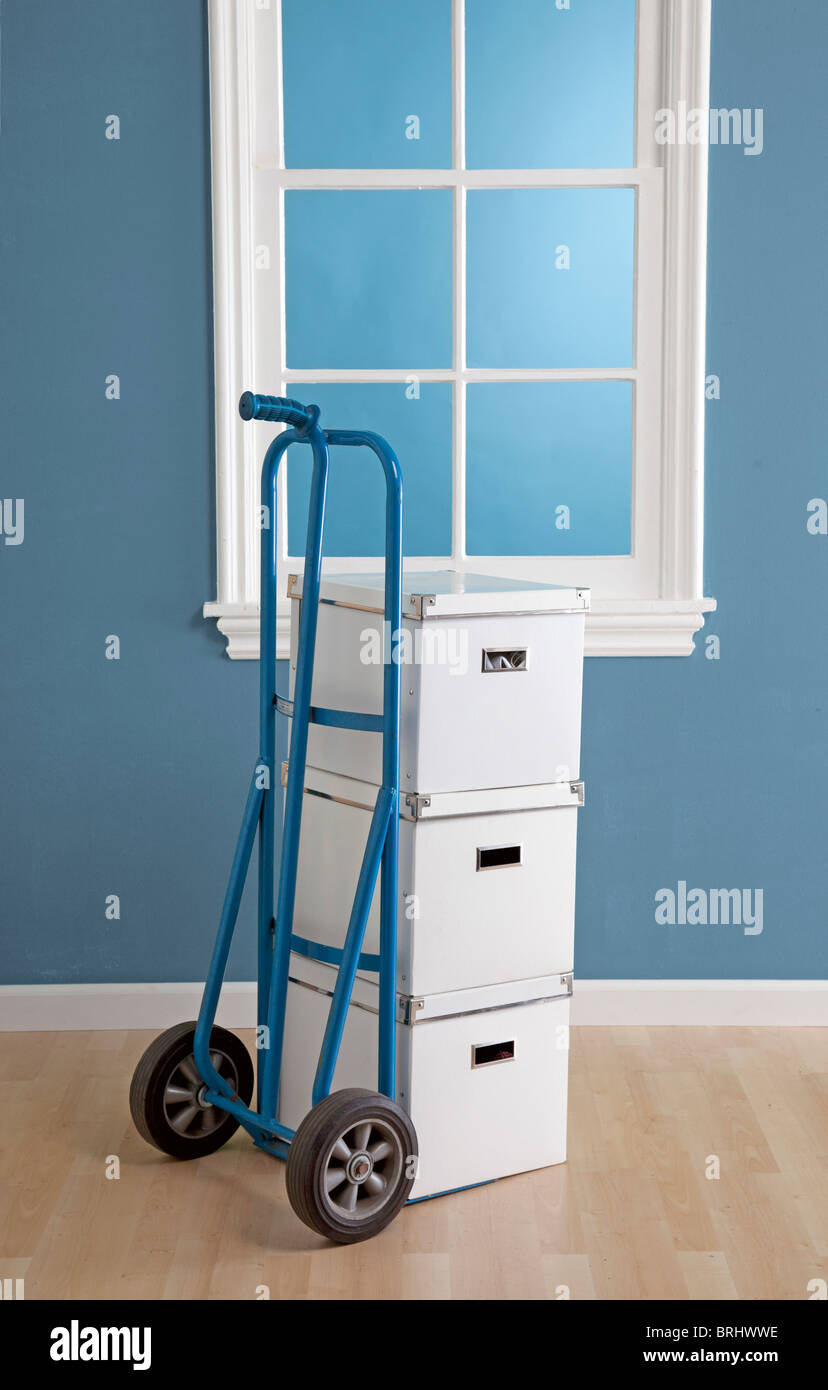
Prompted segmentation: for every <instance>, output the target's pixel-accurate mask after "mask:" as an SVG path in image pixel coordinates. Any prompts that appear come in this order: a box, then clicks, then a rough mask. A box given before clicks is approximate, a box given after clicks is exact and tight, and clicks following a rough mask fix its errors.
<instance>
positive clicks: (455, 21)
mask: <svg viewBox="0 0 828 1390" xmlns="http://www.w3.org/2000/svg"><path fill="white" fill-rule="evenodd" d="M451 29H452V84H453V90H452V143H453V150H454V157H453V164H454V170H455V174H456V177H457V183H456V185H455V188H454V362H453V365H454V387H453V391H452V420H453V427H452V485H451V553H452V559H453V560H455V561H462V560H464V559H465V556H466V380H465V371H466V188H465V183H464V171H465V168H466V52H465V34H466V3H465V0H452V26H451Z"/></svg>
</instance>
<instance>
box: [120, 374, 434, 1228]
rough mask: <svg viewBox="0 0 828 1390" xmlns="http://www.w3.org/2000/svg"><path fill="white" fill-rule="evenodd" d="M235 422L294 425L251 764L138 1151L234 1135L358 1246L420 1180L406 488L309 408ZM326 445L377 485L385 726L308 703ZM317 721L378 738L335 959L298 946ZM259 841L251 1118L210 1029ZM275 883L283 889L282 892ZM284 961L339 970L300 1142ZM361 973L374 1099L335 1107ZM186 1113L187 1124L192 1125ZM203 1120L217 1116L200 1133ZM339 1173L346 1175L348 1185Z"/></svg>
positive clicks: (236, 1073) (383, 454)
mask: <svg viewBox="0 0 828 1390" xmlns="http://www.w3.org/2000/svg"><path fill="white" fill-rule="evenodd" d="M239 412H240V414H241V416H242V419H244V420H266V421H270V422H272V423H274V424H284V425H287V426H288V427H289V428H287V429H285V430H284V431H283V432H282V433H280V434H278V435H277V436H276V438H275V439H274V440H273V441H272V443H271V444H270V446H269V448H268V450H267V453H266V454H265V458H264V464H263V467H262V481H261V504H262V513H261V515H262V518H263V525H262V531H261V639H260V640H261V650H260V677H259V698H260V707H259V756H258V759H257V761H256V765H255V767H254V770H253V776H252V779H251V783H250V790H249V792H248V795H247V803H246V805H245V810H244V816H243V820H242V826H241V832H240V834H239V838H238V843H237V845H236V851H235V855H234V858H233V864H232V869H231V872H230V879H229V883H228V885H227V892H226V895H225V899H224V905H223V908H222V912H221V918H220V922H219V928H218V934H217V937H216V942H215V947H214V949H213V954H212V959H211V961H210V968H209V972H208V975H207V981H206V984H205V988H204V994H203V998H202V1002H201V1009H200V1011H199V1016H198V1021H197V1023H196V1024H195V1025H194V1026H193V1025H192V1024H179V1025H176V1027H175V1028H172V1029H169V1030H167V1032H166V1033H164V1034H162V1035H161V1037H160V1038H158V1039H156V1040H155V1042H154V1043H153V1044H152V1045H151V1046H150V1048H149V1049H148V1050H147V1052H146V1053H145V1055H144V1057H143V1058H142V1059H141V1062H140V1063H139V1065H138V1068H137V1070H136V1073H135V1076H134V1078H133V1085H132V1090H131V1092H130V1101H131V1107H132V1113H133V1117H134V1119H135V1121H136V1125H137V1127H138V1129H139V1131H140V1132H141V1133H142V1134H143V1135H144V1137H145V1138H147V1139H148V1140H149V1141H150V1142H151V1143H154V1144H155V1145H156V1146H157V1147H160V1148H162V1149H163V1150H164V1151H165V1152H167V1153H173V1154H175V1156H177V1157H189V1156H192V1157H196V1156H199V1155H200V1154H201V1153H204V1152H212V1151H213V1150H215V1149H216V1148H218V1147H220V1145H221V1144H223V1143H224V1142H226V1139H227V1138H229V1137H230V1135H231V1134H232V1133H233V1132H234V1131H235V1129H236V1128H237V1127H238V1126H239V1125H240V1126H241V1127H242V1128H243V1129H245V1130H246V1131H247V1132H248V1133H249V1134H250V1135H251V1137H252V1138H253V1141H254V1143H255V1144H256V1145H257V1146H258V1147H259V1148H261V1149H265V1150H266V1151H267V1152H268V1153H272V1154H274V1155H276V1156H277V1157H279V1158H283V1159H287V1160H288V1168H287V1187H288V1195H289V1197H290V1200H291V1204H292V1205H293V1207H294V1209H295V1210H296V1211H297V1214H298V1215H299V1216H300V1217H301V1218H302V1219H303V1220H304V1221H305V1222H306V1223H307V1224H309V1225H311V1226H312V1227H313V1228H314V1229H316V1230H318V1231H321V1232H322V1233H324V1234H326V1235H328V1236H329V1237H331V1238H332V1239H334V1240H338V1241H343V1242H351V1241H354V1240H362V1239H365V1238H366V1236H369V1235H373V1234H375V1233H376V1231H378V1230H381V1229H382V1228H383V1227H384V1226H385V1225H387V1224H388V1223H389V1221H391V1220H392V1219H393V1217H394V1216H395V1215H396V1213H397V1211H398V1210H399V1209H400V1207H401V1206H402V1205H403V1203H404V1202H405V1200H406V1198H407V1196H408V1193H409V1192H410V1189H411V1186H412V1184H413V1181H414V1178H415V1176H416V1155H417V1141H416V1135H415V1132H414V1129H413V1126H412V1124H411V1121H410V1119H409V1117H408V1115H407V1114H406V1113H405V1111H404V1110H403V1109H402V1108H401V1107H400V1106H398V1105H397V1104H396V1103H395V1093H396V972H397V895H398V881H397V880H398V837H399V820H398V801H399V744H400V668H399V663H398V660H397V659H396V656H395V651H394V643H395V642H396V641H398V634H399V633H400V630H401V620H402V614H401V606H402V507H403V485H402V474H401V471H400V465H399V462H398V460H397V457H396V455H395V453H394V451H393V449H392V448H391V446H390V445H389V444H388V442H387V441H386V440H385V439H383V438H382V437H381V436H380V435H377V434H373V433H371V432H370V431H362V430H335V429H322V428H321V427H320V425H319V409H318V407H317V406H315V405H309V406H304V405H301V404H300V403H299V402H298V401H294V400H290V399H287V398H283V397H276V396H257V395H253V394H252V393H251V392H245V393H244V395H243V396H242V397H241V400H240V402H239ZM292 444H308V445H310V448H311V450H312V453H313V474H312V479H311V488H310V504H309V511H308V527H307V540H306V546H305V569H304V580H303V594H302V602H301V608H300V618H299V643H298V656H297V663H296V675H295V683H294V698H293V700H292V701H291V700H289V699H288V698H287V697H286V696H284V695H280V694H279V693H278V691H277V689H276V599H277V554H278V551H277V535H276V515H277V506H276V486H277V479H278V473H279V465H280V463H281V461H282V459H283V457H284V456H285V454H286V453H287V450H288V449H289V448H290V446H291V445H292ZM332 445H345V446H349V447H365V448H368V449H370V450H372V451H373V453H374V454H375V455H376V457H377V458H378V459H379V461H380V463H381V465H382V468H383V472H384V475H385V484H386V508H385V605H384V621H385V626H384V632H385V633H386V634H390V641H389V645H390V647H391V650H388V651H386V652H385V653H384V666H383V702H382V714H381V715H374V714H363V713H353V712H351V711H348V710H340V709H327V708H321V707H318V706H314V705H313V704H312V703H311V693H312V684H313V667H314V653H315V645H316V628H317V613H318V605H319V585H320V580H321V575H322V545H323V534H324V523H325V504H326V493H327V482H328V467H329V448H330V446H332ZM280 719H281V720H285V721H288V720H290V721H291V724H292V729H291V735H290V754H289V762H288V769H287V785H286V790H285V793H284V809H282V805H281V799H282V779H281V775H280V772H281V769H279V770H278V771H277V767H276V749H277V720H280ZM312 723H313V724H322V725H327V726H329V727H334V728H341V729H356V730H369V731H372V732H375V733H379V734H381V735H382V786H381V788H380V790H379V794H378V796H377V800H376V806H375V809H374V812H373V817H372V820H371V826H370V830H369V833H368V838H367V842H366V846H365V852H364V855H363V859H362V866H361V868H360V872H359V878H358V882H357V888H356V893H355V896H354V901H353V906H352V908H351V912H350V918H349V921H348V928H347V932H346V935H345V940H344V944H343V946H342V948H341V949H334V948H331V947H330V946H323V945H321V944H320V943H318V942H314V941H308V940H306V939H304V938H301V937H298V936H296V935H295V934H294V932H293V917H294V905H295V898H296V880H297V872H298V864H299V843H300V832H301V824H302V800H303V794H304V781H305V767H306V761H307V748H308V730H309V727H310V725H311V724H312ZM257 833H258V838H259V864H258V981H257V1008H256V1020H257V1058H258V1066H257V1072H258V1075H257V1079H256V1108H255V1109H253V1108H251V1104H250V1103H249V1102H250V1100H251V1095H252V1067H251V1065H250V1060H249V1054H247V1051H246V1049H245V1048H244V1047H243V1045H242V1044H241V1042H240V1041H239V1040H238V1039H236V1038H234V1037H233V1035H232V1034H230V1033H227V1032H226V1030H224V1029H221V1028H219V1027H217V1026H216V1023H215V1018H216V1010H217V1007H218V1002H219V996H220V993H221V987H222V983H223V980H224V974H225V970H226V967H227V959H228V955H229V951H230V945H231V942H232V939H233V933H234V931H235V927H236V921H237V918H238V912H239V904H240V902H241V896H242V891H243V888H244V885H245V881H246V878H247V874H248V871H249V867H250V859H251V855H252V850H253V843H254V840H255V839H256V835H257ZM277 842H278V846H279V851H278V874H275V872H274V871H275V870H276V868H277V856H276V845H277ZM378 877H379V879H380V949H379V954H378V955H373V954H368V953H365V952H363V950H362V945H363V940H364V936H365V928H366V923H367V920H368V914H369V912H370V910H371V904H372V901H373V897H374V892H375V890H376V883H377V878H378ZM274 879H276V880H277V882H278V889H277V890H276V891H274V886H275V885H274ZM274 900H275V901H274ZM274 906H275V912H274ZM291 951H295V952H298V953H300V954H302V955H305V956H309V957H311V958H312V959H314V960H324V961H325V962H327V963H328V964H335V965H336V966H337V979H336V985H335V987H334V990H333V996H332V999H331V1004H330V1009H329V1013H328V1020H327V1025H326V1028H325V1033H324V1037H323V1040H322V1046H321V1050H320V1054H319V1061H318V1065H317V1068H316V1076H315V1080H314V1085H313V1097H312V1103H313V1108H312V1110H311V1111H310V1112H309V1113H308V1115H307V1116H306V1118H305V1119H304V1120H303V1121H302V1124H301V1125H300V1126H299V1129H298V1130H296V1131H294V1130H292V1129H290V1128H289V1127H288V1126H286V1125H283V1124H282V1123H280V1121H279V1118H278V1107H279V1085H280V1077H281V1069H282V1062H283V1050H284V1033H285V1013H286V1007H287V994H288V973H289V962H290V954H291ZM358 969H359V970H363V971H374V972H376V973H377V975H378V977H379V1013H378V1059H379V1065H378V1076H377V1089H378V1094H374V1093H372V1092H370V1091H364V1090H356V1089H352V1090H348V1091H340V1092H337V1093H334V1094H331V1086H332V1084H333V1078H334V1073H335V1070H336V1064H337V1059H338V1056H339V1050H340V1044H341V1041H342V1035H343V1031H344V1028H345V1023H346V1018H347V1013H348V1006H349V1004H350V1001H351V995H352V992H353V987H354V979H355V976H356V972H357V970H358ZM242 1053H243V1054H244V1055H242ZM193 1107H196V1112H195V1113H193V1115H192V1118H188V1117H189V1116H190V1111H191V1110H192V1109H193ZM205 1115H208V1116H209V1118H210V1123H209V1124H208V1122H207V1120H205V1119H204V1116H205ZM340 1173H342V1174H344V1177H342V1179H341V1181H340V1179H339V1175H340Z"/></svg>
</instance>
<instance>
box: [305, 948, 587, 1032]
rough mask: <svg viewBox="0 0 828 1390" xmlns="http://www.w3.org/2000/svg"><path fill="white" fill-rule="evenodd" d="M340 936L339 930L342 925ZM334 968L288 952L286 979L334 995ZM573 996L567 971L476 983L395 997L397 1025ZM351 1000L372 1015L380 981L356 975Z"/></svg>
mask: <svg viewBox="0 0 828 1390" xmlns="http://www.w3.org/2000/svg"><path fill="white" fill-rule="evenodd" d="M343 932H344V927H343ZM337 973H338V969H337V966H335V965H327V964H324V963H323V962H322V961H318V960H312V959H311V958H310V957H308V956H304V955H299V954H298V953H297V952H291V956H290V965H289V972H288V978H289V979H290V980H291V981H292V982H293V983H294V984H297V985H305V986H308V987H309V988H310V989H313V990H315V991H316V992H317V993H319V994H327V995H330V996H331V997H332V996H333V991H334V987H335V985H336V977H337ZM571 995H572V973H571V971H564V972H562V973H555V974H554V975H540V976H535V977H534V978H532V979H529V980H506V981H504V982H503V983H500V984H494V985H478V986H476V987H475V988H474V989H456V990H451V991H450V992H448V993H446V994H428V995H420V996H419V997H417V996H414V995H410V994H400V993H398V994H397V1022H398V1023H406V1024H415V1023H428V1022H430V1021H431V1020H433V1019H440V1018H457V1017H458V1016H459V1015H466V1014H476V1013H491V1012H492V1011H493V1010H495V1009H513V1008H515V1007H519V1006H520V1005H523V1004H540V1003H546V1002H547V1001H549V1000H551V999H568V998H570V996H571ZM351 1002H352V1004H355V1005H356V1006H357V1008H360V1009H367V1010H368V1012H369V1013H376V1012H377V1009H378V1004H379V982H378V980H377V977H376V975H375V974H374V973H373V972H372V973H371V974H370V975H366V974H363V973H362V972H360V973H359V974H358V975H357V976H356V979H355V980H354V988H353V992H352V994H351Z"/></svg>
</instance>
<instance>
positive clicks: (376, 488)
mask: <svg viewBox="0 0 828 1390" xmlns="http://www.w3.org/2000/svg"><path fill="white" fill-rule="evenodd" d="M416 389H417V387H416V386H405V385H404V384H403V383H399V384H397V383H394V384H393V385H386V384H382V385H371V386H368V385H324V386H312V385H309V386H302V387H300V385H299V384H298V383H297V382H291V385H290V390H291V393H292V394H298V395H299V396H300V397H301V399H302V400H309V401H314V402H315V403H316V404H317V405H318V406H319V408H320V410H321V412H322V416H321V423H322V426H323V428H327V429H346V430H350V429H363V430H372V431H373V432H374V434H381V435H383V436H384V437H385V438H386V439H387V440H388V442H389V444H390V445H391V447H392V449H393V450H394V452H395V453H396V455H397V457H398V459H399V460H400V466H401V468H402V474H403V487H404V495H405V502H404V507H403V545H404V550H405V554H406V555H450V554H451V386H450V384H449V383H448V382H430V383H429V382H424V383H421V384H420V386H419V392H420V395H419V399H418V398H417V397H416V396H412V395H411V393H412V392H413V391H415V390H416ZM311 462H312V460H311V454H310V450H309V449H291V450H290V452H289V454H288V465H287V467H288V550H289V552H290V554H291V555H304V553H305V534H306V530H307V524H308V500H309V497H310V478H311ZM384 536H385V475H384V473H383V471H382V466H381V464H380V462H379V459H378V458H376V456H375V455H374V453H373V452H372V451H371V450H370V449H353V448H348V447H347V446H345V447H342V446H341V447H339V448H332V449H331V464H330V470H329V473H328V497H327V504H326V522H325V554H326V555H384V554H385V541H384Z"/></svg>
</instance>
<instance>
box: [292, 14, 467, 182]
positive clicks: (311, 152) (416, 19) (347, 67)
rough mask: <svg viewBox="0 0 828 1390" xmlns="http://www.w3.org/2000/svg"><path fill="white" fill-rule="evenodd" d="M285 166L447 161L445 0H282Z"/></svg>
mask: <svg viewBox="0 0 828 1390" xmlns="http://www.w3.org/2000/svg"><path fill="white" fill-rule="evenodd" d="M282 13H283V20H282V33H283V42H284V91H285V162H286V164H287V167H288V168H289V169H407V168H418V169H445V168H450V167H451V0H417V3H416V4H413V5H409V4H399V3H397V4H390V3H389V0H282Z"/></svg>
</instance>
